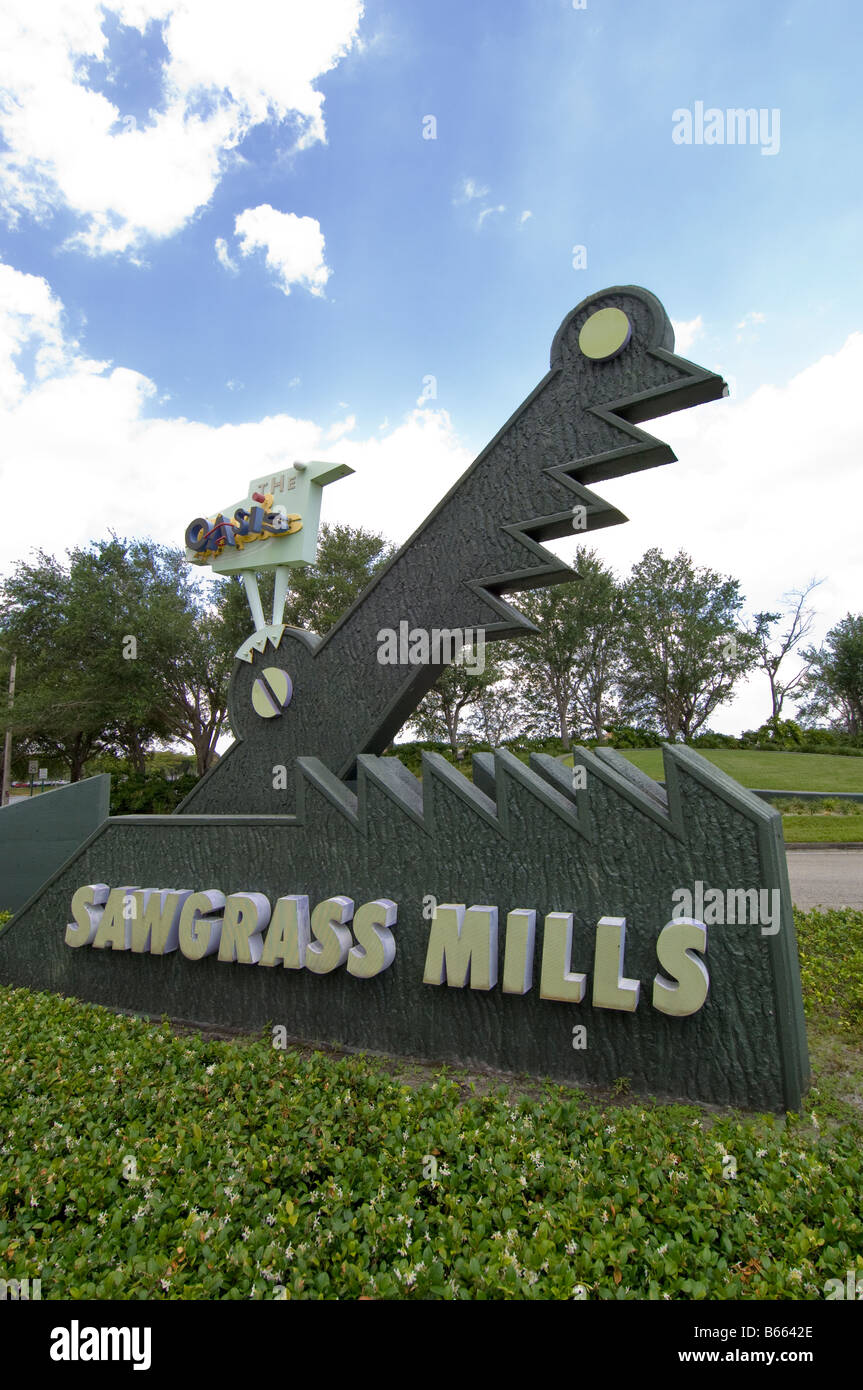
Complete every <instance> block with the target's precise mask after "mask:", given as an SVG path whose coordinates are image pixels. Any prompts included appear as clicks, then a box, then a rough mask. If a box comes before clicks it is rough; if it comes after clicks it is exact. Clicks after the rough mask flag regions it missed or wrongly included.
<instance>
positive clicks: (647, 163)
mask: <svg viewBox="0 0 863 1390" xmlns="http://www.w3.org/2000/svg"><path fill="white" fill-rule="evenodd" d="M861 28H863V22H861V11H860V7H859V5H858V4H857V3H855V0H827V2H826V3H824V0H822V3H818V4H816V3H813V2H812V0H796V2H795V3H785V2H784V0H773V3H771V4H770V5H764V4H759V5H753V4H752V3H751V0H746V2H744V0H725V3H723V4H722V5H721V6H703V5H698V4H692V3H691V0H657V3H655V4H650V5H648V4H645V3H643V2H642V0H587V4H586V6H585V7H584V8H578V9H576V8H575V7H574V6H573V4H572V2H571V0H506V3H501V0H471V3H470V4H469V5H465V4H463V3H451V2H450V0H438V3H436V4H434V5H426V4H422V3H415V2H414V0H403V3H399V4H395V3H389V4H387V3H381V2H380V0H368V2H367V3H366V4H365V5H361V4H360V3H359V0H317V3H316V4H315V5H306V4H291V3H276V0H248V3H246V4H244V5H243V6H236V5H232V4H226V3H220V2H219V0H117V3H116V4H106V5H104V6H100V5H98V4H96V3H93V2H92V0H73V3H71V4H67V5H60V4H59V0H58V2H57V3H49V0H45V3H42V4H40V5H38V6H33V5H31V4H28V3H25V0H8V2H7V4H6V5H5V6H4V13H3V17H2V18H0V52H2V54H3V57H0V87H2V88H3V90H4V91H5V93H6V94H7V95H6V97H5V99H4V102H3V104H2V106H0V133H2V142H0V205H2V207H3V209H4V211H5V221H4V223H3V224H2V228H0V259H2V264H0V428H2V429H3V435H4V436H5V439H6V444H5V446H3V447H2V454H0V488H2V500H3V503H4V511H5V514H6V515H7V516H8V515H9V513H10V508H14V507H15V506H16V505H18V506H20V505H21V503H22V502H23V501H24V499H25V497H27V496H29V495H31V491H32V480H33V479H36V478H38V479H39V480H40V486H42V487H45V488H46V489H47V490H48V491H50V493H51V495H52V497H53V499H54V501H55V503H56V504H57V505H56V509H55V511H54V514H53V516H52V517H50V518H48V519H46V518H45V517H40V518H38V520H37V519H34V520H33V521H29V522H25V523H24V524H22V525H21V526H20V527H19V526H16V528H15V534H14V537H12V538H11V539H10V544H9V546H8V547H4V549H5V556H6V559H5V563H6V564H7V565H8V564H10V563H11V562H12V561H14V560H15V559H16V558H19V557H21V556H23V555H26V554H27V552H28V551H29V549H30V548H31V547H32V546H35V545H39V546H42V547H43V548H45V549H47V550H49V551H55V552H58V553H60V552H62V550H63V549H64V548H65V546H66V545H69V544H83V543H86V542H87V541H88V540H90V539H91V538H93V537H96V536H98V535H102V534H105V533H106V531H107V529H108V528H109V527H114V528H115V529H117V530H119V531H120V532H121V534H127V535H132V534H138V535H141V534H150V535H153V536H154V537H155V538H156V539H158V540H160V541H170V542H172V543H175V544H179V543H180V541H181V538H182V533H183V530H184V528H185V525H186V522H187V520H188V519H189V517H190V516H191V515H193V514H195V513H198V512H200V511H201V510H207V509H213V508H214V507H216V506H218V505H220V499H221V498H222V494H223V492H224V496H234V495H235V494H237V481H238V480H239V482H240V484H241V487H240V491H242V490H243V488H244V486H245V483H246V481H247V480H248V479H249V478H251V477H252V476H254V475H255V474H259V473H262V472H264V471H265V470H266V469H267V468H268V467H269V464H270V462H279V461H280V460H281V461H291V460H292V459H293V458H295V457H296V458H302V457H307V458H308V457H315V458H324V459H330V458H332V459H334V460H342V459H343V460H344V461H345V462H347V463H349V464H350V465H351V466H352V467H353V468H355V469H356V476H355V477H354V478H351V479H350V480H347V481H344V482H340V483H338V484H336V485H334V486H333V487H332V488H330V489H328V491H327V495H326V502H325V508H324V517H325V519H330V520H352V521H355V522H356V521H359V522H361V523H362V524H364V525H370V526H372V525H373V526H376V527H377V528H378V529H380V530H382V531H384V532H385V533H386V534H387V535H388V536H390V537H391V538H392V539H394V540H403V539H405V538H406V537H407V535H409V534H410V532H411V530H412V529H413V528H414V526H415V525H416V524H417V523H418V522H419V521H420V520H421V519H422V516H423V515H424V514H425V513H426V512H427V511H428V510H429V509H430V507H431V506H432V505H433V504H434V503H435V502H436V501H437V499H438V498H439V497H440V496H441V495H442V494H443V492H444V491H445V490H446V489H447V488H448V487H449V486H450V484H451V483H452V481H453V480H454V479H455V478H456V477H457V476H458V474H459V473H460V472H461V471H462V470H463V469H464V467H465V466H466V465H467V463H468V462H469V461H470V459H471V458H472V457H473V456H474V455H475V454H476V453H477V452H478V451H479V450H480V449H481V448H482V447H483V445H484V444H485V443H486V442H487V440H488V439H489V438H490V437H491V436H492V435H493V434H494V433H495V432H496V431H497V429H498V428H499V427H500V425H501V424H502V423H503V422H504V420H505V419H506V418H507V417H508V416H509V415H510V414H511V413H512V411H513V410H514V409H515V408H516V407H517V406H518V405H519V404H520V402H521V401H522V399H523V398H524V397H525V395H526V394H527V393H528V392H529V391H530V390H531V389H532V388H533V387H534V386H535V385H536V383H537V381H538V380H539V379H540V378H541V376H542V375H543V373H544V371H545V369H546V367H547V363H548V351H549V347H550V344H551V339H552V337H553V335H554V332H555V330H556V328H557V326H558V324H559V323H560V321H561V319H562V318H563V317H564V316H565V314H566V313H568V312H569V310H570V309H572V308H573V306H574V305H575V304H577V303H578V302H579V301H580V300H581V299H582V298H584V297H585V296H586V295H588V294H592V293H594V292H596V291H597V290H600V289H602V288H604V287H606V286H609V285H615V284H627V283H634V284H640V285H644V286H646V287H647V288H648V289H651V290H652V291H653V292H654V293H656V294H657V295H658V296H659V298H660V299H661V300H662V301H663V303H664V304H665V306H666V308H667V310H668V312H669V314H670V315H671V317H672V319H673V320H674V321H675V323H676V325H678V349H679V350H680V351H682V352H683V353H684V355H689V356H691V357H692V359H693V360H695V361H697V362H699V363H701V364H702V365H704V366H706V367H710V368H712V369H714V370H718V371H721V372H722V373H723V375H725V377H726V379H728V380H729V382H730V383H731V386H732V398H731V400H730V401H723V402H717V403H716V404H714V405H710V406H706V407H702V408H700V409H699V410H696V411H692V412H687V413H685V414H684V415H681V416H678V417H670V418H668V419H660V420H658V421H657V422H655V424H654V426H653V430H654V432H655V433H656V434H658V435H659V436H660V437H661V438H665V439H668V440H669V442H671V443H672V446H673V447H674V448H675V449H676V451H677V452H678V454H679V456H680V462H679V463H677V464H674V465H672V466H671V468H667V469H660V470H657V472H656V473H655V474H654V473H651V474H648V475H644V476H642V477H640V478H631V479H624V480H622V481H618V482H616V483H614V484H608V485H605V487H604V488H601V489H599V490H600V491H601V492H602V493H603V495H605V496H607V497H608V499H609V500H610V501H612V502H613V503H614V504H615V505H617V506H620V507H622V509H623V510H624V511H625V512H626V513H627V515H629V516H630V517H631V518H632V520H631V522H630V524H629V525H627V526H625V527H619V528H616V531H615V533H614V534H613V535H612V534H611V533H610V532H604V533H601V534H600V536H599V537H598V538H592V541H591V543H595V544H598V546H599V548H600V550H601V551H602V553H603V554H605V555H606V556H607V557H608V559H609V560H610V561H611V562H612V563H614V564H616V565H617V566H618V567H619V568H620V569H621V570H622V571H623V570H625V569H626V568H627V567H628V566H629V565H630V564H631V563H632V562H633V561H634V560H635V559H637V558H638V557H639V556H640V555H641V554H642V553H643V551H644V550H645V549H646V548H647V546H648V545H651V544H658V545H661V546H662V548H663V549H665V550H666V551H668V552H673V551H674V550H676V549H677V548H679V547H680V546H681V545H682V546H683V547H684V548H686V549H687V550H688V551H689V552H690V553H691V554H692V555H693V556H694V558H695V559H696V561H697V562H699V563H702V564H709V565H711V566H712V567H713V568H717V569H720V570H722V571H723V572H729V573H732V574H734V575H735V576H737V577H739V578H740V579H741V580H742V582H743V588H744V591H745V593H746V595H747V599H748V600H749V605H748V606H749V608H750V609H754V608H763V607H775V606H776V605H777V604H778V603H779V601H780V598H781V595H782V593H783V592H784V591H786V590H788V589H791V588H793V587H795V586H797V585H800V584H802V583H805V582H806V581H807V580H808V579H809V578H810V577H812V576H813V575H815V574H817V575H818V577H819V578H823V579H824V581H825V582H824V584H823V585H822V586H821V588H820V589H819V590H818V591H817V604H816V606H817V607H818V608H819V628H818V633H817V635H819V636H820V635H822V634H823V632H824V631H826V629H827V627H829V626H830V624H831V623H832V622H835V621H836V620H837V619H838V618H839V617H841V616H843V615H844V613H845V612H847V611H849V609H850V610H851V611H859V609H860V606H861V605H860V593H861V585H860V550H861V545H860V533H861V527H860V523H859V502H860V498H861V492H863V489H861V485H860V482H859V477H860V471H859V470H860V464H859V460H860V456H861V449H860V445H861V444H863V427H861V425H860V422H859V418H858V412H857V411H856V409H855V406H856V394H857V392H858V391H859V386H858V385H857V383H858V381H859V372H860V370H861V367H863V334H861V328H863V324H861V318H863V314H861V308H863V306H861V293H863V290H861V284H863V277H861V275H860V267H859V248H860V247H861V245H863V236H861V231H863V227H861V220H863V219H861V197H860V192H859V167H860V156H859V139H860V132H861V129H863V121H861V103H863V97H861V90H860V84H859V81H858V67H859V53H860V47H861V45H860V40H861ZM697 102H701V103H703V106H704V107H705V108H717V109H719V110H720V111H723V112H724V111H725V110H727V109H728V108H732V107H744V108H755V109H756V110H759V111H761V110H763V111H764V112H765V116H767V115H770V118H771V120H772V121H773V127H772V129H773V136H772V143H773V144H774V146H775V150H774V152H773V153H767V152H763V151H764V148H765V145H766V140H765V141H762V143H761V144H758V143H755V144H748V145H740V144H734V145H732V144H728V143H725V144H712V145H708V144H690V145H686V144H678V143H675V141H674V140H673V139H672V131H673V125H674V121H673V113H674V112H675V111H679V110H681V109H689V110H693V111H694V109H695V105H696V103H697ZM777 113H778V114H777ZM429 117H433V118H434V125H432V123H430V121H429V120H428V118H429ZM424 132H425V134H429V133H433V134H434V137H435V138H424ZM526 214H529V215H526ZM576 246H583V247H584V248H585V253H586V266H585V267H584V268H579V269H576V268H575V267H574V265H573V248H574V247H576ZM286 291H288V292H286ZM429 377H431V378H434V384H435V389H436V394H429V391H428V389H426V392H425V394H424V380H427V379H428V378H429ZM660 475H661V476H660ZM225 488H227V491H226V492H225V491H224V489H225ZM238 495H239V494H238ZM837 504H838V505H837ZM26 514H27V513H26V512H25V515H26ZM61 517H62V520H61ZM554 548H555V549H557V550H559V552H560V553H561V554H565V555H566V557H567V558H568V559H570V560H571V559H572V558H573V556H574V553H575V546H574V543H567V542H561V543H558V544H556V545H555V547H554ZM763 703H764V692H763V691H762V690H760V689H759V688H758V687H757V686H755V687H753V691H752V692H751V693H750V695H746V694H744V695H743V697H742V700H741V701H738V702H737V704H736V705H735V706H734V707H730V708H729V711H728V712H727V714H726V715H724V716H723V717H722V718H718V719H717V720H715V721H714V723H715V724H716V725H718V726H719V727H728V728H731V729H737V728H739V727H740V725H741V724H744V725H745V724H747V723H751V722H753V721H755V720H757V721H758V722H760V719H761V718H762V717H763V716H764V713H765V711H764V710H763V708H762V707H763Z"/></svg>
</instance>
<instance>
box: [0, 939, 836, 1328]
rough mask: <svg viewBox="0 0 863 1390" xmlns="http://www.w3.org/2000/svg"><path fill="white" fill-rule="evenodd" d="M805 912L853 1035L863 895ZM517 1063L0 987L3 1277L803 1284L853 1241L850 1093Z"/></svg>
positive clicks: (204, 1293) (151, 1292) (824, 1274)
mask: <svg viewBox="0 0 863 1390" xmlns="http://www.w3.org/2000/svg"><path fill="white" fill-rule="evenodd" d="M796 916H797V928H798V932H799V935H800V946H801V960H802V968H803V980H804V990H805V992H806V996H807V1008H808V1010H809V1011H810V1016H811V1018H812V1019H814V1021H816V1022H817V1023H819V1024H821V1025H823V1024H831V1023H833V1022H835V1023H838V1024H839V1025H840V1026H842V1027H844V1028H845V1030H846V1032H847V1033H849V1034H850V1033H853V1034H854V1035H855V1037H856V1038H857V1039H858V1040H859V1036H860V1029H861V1026H863V993H861V981H863V913H847V912H844V913H809V914H800V913H798V914H796ZM837 941H841V943H842V949H841V951H837V949H836V943H837ZM849 1055H850V1054H849ZM411 1080H412V1081H413V1082H414V1083H415V1076H412V1077H411ZM842 1084H843V1086H844V1088H845V1090H846V1091H847V1090H848V1089H849V1087H850V1086H851V1084H852V1082H851V1080H850V1079H849V1077H848V1075H847V1074H846V1075H845V1077H844V1079H843V1082H842ZM531 1089H532V1091H533V1093H534V1094H532V1095H529V1096H525V1095H519V1093H518V1087H512V1088H510V1089H509V1091H507V1090H503V1089H501V1090H499V1091H497V1092H495V1093H494V1094H491V1095H485V1096H483V1095H478V1094H476V1091H475V1089H474V1083H472V1082H470V1081H458V1080H456V1079H454V1078H453V1077H452V1076H451V1075H448V1074H445V1073H441V1074H440V1076H439V1079H437V1080H436V1081H434V1083H433V1084H423V1085H420V1086H416V1084H412V1085H408V1084H406V1082H405V1081H402V1080H401V1079H400V1071H399V1069H398V1068H397V1067H394V1068H393V1069H390V1070H388V1069H387V1068H386V1067H385V1066H384V1065H383V1064H381V1063H374V1062H372V1061H370V1060H368V1059H365V1058H363V1057H351V1058H341V1059H336V1058H334V1057H331V1056H327V1055H323V1054H321V1053H312V1054H311V1055H308V1053H306V1052H302V1051H282V1050H278V1049H277V1048H275V1047H273V1046H272V1045H271V1043H270V1039H269V1037H264V1038H263V1039H260V1040H254V1041H251V1042H248V1041H245V1042H243V1041H234V1042H223V1041H214V1040H212V1039H209V1038H207V1037H204V1036H201V1035H198V1034H192V1035H190V1036H174V1035H173V1034H172V1032H171V1030H170V1028H169V1026H168V1025H167V1024H166V1023H163V1025H162V1026H161V1027H154V1026H151V1025H149V1024H147V1023H145V1022H142V1021H138V1020H134V1019H124V1018H119V1017H117V1016H115V1015H114V1014H112V1013H110V1012H109V1011H107V1010H105V1009H101V1008H96V1007H94V1006H91V1005H86V1004H81V1003H78V1002H76V1001H74V1000H69V999H63V998H60V997H58V996H54V995H50V994H44V995H33V994H31V993H30V992H29V991H27V990H20V989H19V990H11V989H8V988H3V987H0V1112H2V1114H3V1130H2V1132H0V1141H2V1142H0V1250H2V1251H3V1262H2V1276H3V1277H4V1278H6V1279H11V1278H18V1279H21V1278H28V1277H29V1278H40V1279H41V1281H42V1290H41V1292H42V1298H43V1299H78V1298H97V1299H106V1298H118V1299H150V1298H154V1299H160V1298H171V1299H248V1298H257V1299H260V1298H273V1297H278V1296H281V1297H289V1298H300V1299H305V1298H315V1299H319V1298H342V1299H345V1298H347V1299H357V1298H378V1299H379V1298H396V1299H407V1298H418V1299H441V1298H443V1299H450V1298H457V1299H491V1298H503V1299H518V1300H522V1299H543V1300H546V1299H572V1298H574V1297H575V1298H580V1297H582V1296H585V1295H586V1296H587V1297H588V1298H591V1299H642V1298H644V1299H681V1300H686V1301H690V1300H700V1299H711V1300H721V1299H731V1300H737V1299H783V1300H784V1299H789V1298H793V1299H815V1300H820V1299H822V1298H823V1297H824V1296H825V1283H826V1280H828V1279H839V1280H841V1281H842V1282H843V1284H844V1281H845V1277H846V1272H847V1270H848V1269H849V1268H851V1269H855V1270H856V1269H857V1268H858V1266H860V1265H861V1264H863V1218H861V1213H860V1207H859V1200H858V1194H859V1193H860V1191H861V1190H863V1154H861V1142H860V1140H861V1129H860V1123H859V1113H857V1112H855V1110H854V1108H853V1107H851V1106H846V1110H847V1111H848V1112H849V1113H850V1114H851V1116H852V1119H851V1120H844V1119H843V1120H842V1122H841V1123H838V1124H833V1123H832V1121H831V1118H830V1111H829V1108H826V1109H825V1110H824V1111H820V1106H821V1100H820V1098H819V1093H818V1092H813V1093H811V1095H810V1098H809V1099H808V1101H807V1104H808V1105H811V1106H814V1107H815V1113H814V1114H813V1115H812V1117H811V1121H812V1122H811V1123H810V1117H809V1116H807V1117H806V1119H805V1122H804V1121H803V1120H801V1119H799V1118H798V1117H796V1116H789V1117H787V1122H785V1121H782V1120H779V1119H777V1118H776V1117H773V1116H741V1115H738V1114H721V1113H717V1112H709V1113H708V1112H704V1111H702V1110H700V1109H699V1108H697V1107H694V1106H682V1105H661V1106H660V1105H653V1104H650V1103H649V1102H647V1101H643V1102H636V1103H632V1104H631V1103H629V1100H628V1098H627V1097H626V1091H627V1082H626V1079H625V1078H620V1081H619V1083H618V1085H617V1086H616V1087H615V1088H614V1089H615V1091H617V1092H619V1093H620V1094H621V1096H622V1100H621V1102H620V1103H617V1104H616V1103H614V1102H613V1101H612V1100H610V1099H609V1100H605V1101H601V1100H597V1099H596V1098H593V1099H589V1098H588V1097H586V1096H585V1095H583V1094H580V1093H579V1092H578V1091H573V1090H571V1089H566V1088H563V1087H559V1086H551V1085H548V1086H539V1085H538V1084H535V1085H533V1086H532V1088H531ZM858 1105H859V1096H858ZM819 1112H820V1113H819ZM855 1113H857V1118H856V1119H854V1118H853V1117H854V1115H855Z"/></svg>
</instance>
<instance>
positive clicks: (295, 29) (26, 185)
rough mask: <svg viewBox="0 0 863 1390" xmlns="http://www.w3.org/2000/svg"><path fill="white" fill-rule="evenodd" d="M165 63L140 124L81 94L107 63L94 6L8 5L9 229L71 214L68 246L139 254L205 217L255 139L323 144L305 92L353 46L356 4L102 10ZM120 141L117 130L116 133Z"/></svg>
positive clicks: (312, 95) (178, 0)
mask: <svg viewBox="0 0 863 1390" xmlns="http://www.w3.org/2000/svg"><path fill="white" fill-rule="evenodd" d="M104 10H105V11H108V12H111V13H113V14H115V15H116V16H117V17H118V18H119V19H120V21H121V22H122V23H123V24H126V25H129V26H133V27H135V28H138V29H140V30H141V31H142V32H144V31H145V30H146V28H147V26H148V25H149V24H150V23H151V22H153V21H155V22H158V23H160V24H162V26H163V28H162V37H163V40H164V43H165V45H166V47H167V49H168V54H169V57H168V58H167V60H166V62H165V63H164V66H163V68H162V72H161V96H160V100H159V103H158V106H157V107H156V108H154V110H153V111H151V112H150V115H149V117H148V118H147V120H146V122H138V123H135V122H134V121H132V120H131V118H130V117H128V116H126V117H125V119H124V113H123V112H122V111H120V110H119V109H118V108H117V107H116V106H114V104H113V103H112V102H111V101H110V100H109V99H108V98H107V97H105V96H104V95H103V94H102V93H100V92H97V91H94V90H93V89H92V88H90V87H88V86H87V64H88V62H90V61H105V60H106V59H108V58H109V57H110V52H109V48H108V42H107V38H106V35H105V33H104V31H103V27H102V26H103V24H104V21H105V15H104V13H103V6H102V4H101V3H100V0H75V3H74V4H69V3H67V0H40V3H39V4H38V5H34V4H32V3H31V0H5V3H4V4H3V6H2V7H0V87H2V88H3V89H4V90H5V92H6V93H7V99H6V101H5V103H4V105H3V106H2V108H0V134H2V136H3V138H4V139H5V142H6V146H7V148H6V150H5V151H4V152H3V153H2V154H0V207H2V208H3V209H4V210H5V212H6V214H7V216H9V217H10V218H11V219H12V220H13V221H14V220H15V219H16V218H18V217H20V216H21V215H22V214H23V215H27V216H37V217H43V218H44V217H47V216H48V215H50V213H52V212H53V211H55V210H56V209H58V208H68V209H70V210H71V211H72V212H73V213H76V214H78V215H79V216H80V218H81V219H82V224H81V227H80V229H79V230H78V232H77V233H76V234H74V235H73V237H72V239H71V240H72V244H74V245H77V246H79V247H80V248H82V249H84V250H86V251H88V252H91V253H94V254H95V253H106V252H120V253H127V254H132V255H133V256H134V255H135V254H136V252H137V249H138V248H139V247H140V245H141V243H142V242H143V241H144V240H145V239H147V238H158V237H165V236H169V235H171V234H172V233H174V232H177V231H178V230H179V229H180V228H181V227H183V226H184V225H185V224H186V222H188V220H189V219H190V218H191V217H192V216H193V215H194V214H195V212H196V211H197V210H198V209H199V208H201V207H203V206H205V205H206V204H207V203H208V202H209V200H210V198H211V197H212V195H213V192H214V191H215V189H216V187H217V185H218V183H219V180H220V178H221V175H222V171H223V169H224V168H225V167H226V165H227V164H228V162H229V161H230V159H231V157H232V151H234V150H235V149H236V147H237V145H239V143H240V142H241V141H242V140H243V139H244V137H245V136H246V135H247V134H248V132H249V131H250V130H251V129H253V128H254V127H255V126H256V125H260V124H262V123H264V122H267V121H274V122H281V121H285V120H287V119H288V118H291V119H292V120H293V122H294V124H295V126H296V128H297V130H298V136H297V142H296V147H297V148H304V147H306V146H308V145H310V144H312V143H313V142H314V141H316V140H324V139H325V138H326V136H325V129H324V123H323V116H322V108H323V96H322V94H321V93H320V92H318V91H316V90H315V88H314V86H313V83H314V82H315V81H316V79H317V78H319V77H320V76H321V75H322V74H324V73H326V72H327V71H329V70H330V69H331V68H333V67H334V66H335V65H336V64H337V63H338V61H339V60H340V59H341V58H342V57H343V56H344V55H345V54H346V53H347V52H348V51H349V50H350V48H351V46H352V44H353V43H354V42H355V38H356V34H357V28H358V24H359V21H360V18H361V16H362V13H363V6H362V0H317V2H316V4H315V5H314V6H301V5H297V4H291V5H286V4H281V5H274V4H273V3H272V0H245V2H244V4H243V6H242V11H241V13H240V12H238V11H237V8H236V6H235V5H234V4H233V3H230V0H106V3H105V5H104ZM118 127H119V128H118Z"/></svg>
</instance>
